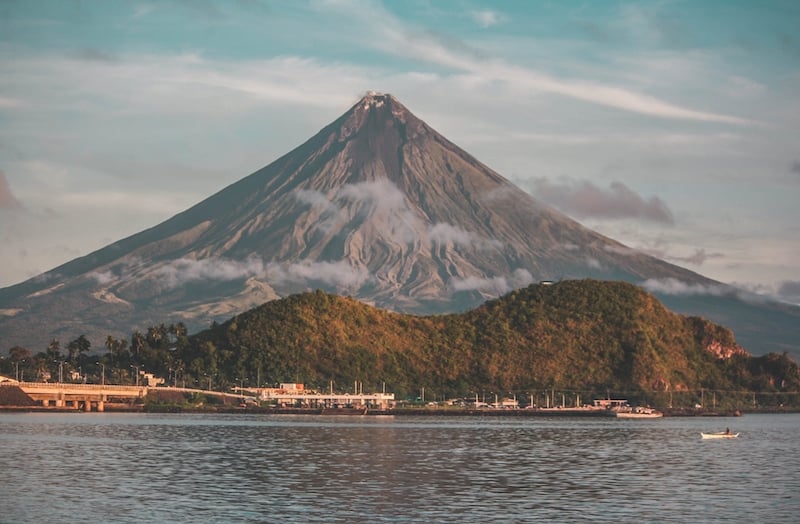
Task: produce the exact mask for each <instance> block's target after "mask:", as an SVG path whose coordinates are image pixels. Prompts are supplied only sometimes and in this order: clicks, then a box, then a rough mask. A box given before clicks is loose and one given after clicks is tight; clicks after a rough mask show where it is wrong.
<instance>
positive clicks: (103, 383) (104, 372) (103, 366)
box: [95, 362, 106, 386]
mask: <svg viewBox="0 0 800 524" xmlns="http://www.w3.org/2000/svg"><path fill="white" fill-rule="evenodd" d="M95 364H99V365H100V366H102V368H103V374H102V379H101V382H100V385H102V386H105V385H106V365H105V364H103V363H102V362H95Z"/></svg>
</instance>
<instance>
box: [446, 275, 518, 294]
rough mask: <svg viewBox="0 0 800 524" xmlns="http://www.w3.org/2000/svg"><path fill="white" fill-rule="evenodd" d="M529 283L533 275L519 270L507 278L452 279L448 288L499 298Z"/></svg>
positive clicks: (472, 277)
mask: <svg viewBox="0 0 800 524" xmlns="http://www.w3.org/2000/svg"><path fill="white" fill-rule="evenodd" d="M531 282H533V275H531V273H530V271H528V270H527V269H522V268H519V269H516V270H515V271H514V273H512V274H511V275H509V276H508V277H505V276H498V277H477V276H468V277H466V278H457V277H454V278H452V279H451V280H450V287H451V288H452V289H453V290H454V291H480V292H482V293H487V294H489V295H493V296H499V295H503V294H505V293H508V292H509V291H512V290H514V289H519V288H521V287H524V286H527V285H528V284H530V283H531Z"/></svg>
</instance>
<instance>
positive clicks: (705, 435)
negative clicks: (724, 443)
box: [700, 431, 739, 439]
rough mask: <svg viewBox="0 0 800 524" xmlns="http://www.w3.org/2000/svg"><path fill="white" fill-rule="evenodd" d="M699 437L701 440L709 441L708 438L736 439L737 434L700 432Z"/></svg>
mask: <svg viewBox="0 0 800 524" xmlns="http://www.w3.org/2000/svg"><path fill="white" fill-rule="evenodd" d="M700 437H702V438H703V439H710V438H738V437H739V434H738V433H731V432H730V431H718V432H716V433H703V432H702V431H701V432H700Z"/></svg>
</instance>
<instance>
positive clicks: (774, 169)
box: [0, 0, 800, 302]
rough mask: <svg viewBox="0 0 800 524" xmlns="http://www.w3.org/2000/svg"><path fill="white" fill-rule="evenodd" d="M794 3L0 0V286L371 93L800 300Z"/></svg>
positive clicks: (617, 226) (637, 243)
mask: <svg viewBox="0 0 800 524" xmlns="http://www.w3.org/2000/svg"><path fill="white" fill-rule="evenodd" d="M797 27H800V3H797V2H794V1H763V2H751V1H742V2H736V1H650V2H630V1H619V2H612V1H603V2H597V1H586V2H579V1H555V0H554V1H505V2H503V1H495V2H480V1H456V0H451V1H442V2H435V1H431V0H429V1H422V0H417V1H413V0H412V1H403V2H399V1H398V2H388V1H387V2H378V1H345V0H314V1H307V2H303V1H297V2H278V1H274V2H273V1H258V0H238V1H226V2H212V1H189V0H185V1H173V2H169V1H158V2H136V1H126V2H114V1H66V0H63V1H53V2H44V1H36V0H25V1H13V0H5V1H0V71H2V74H1V75H0V246H2V247H0V286H5V285H11V284H14V283H16V282H19V281H22V280H24V279H26V278H29V277H31V276H34V275H36V274H38V273H40V272H43V271H46V270H49V269H51V268H53V267H55V266H57V265H58V264H61V263H63V262H65V261H68V260H71V259H73V258H75V257H77V256H81V255H85V254H88V253H90V252H91V251H93V250H95V249H98V248H100V247H102V246H104V245H106V244H108V243H110V242H113V241H115V240H118V239H120V238H122V237H125V236H128V235H130V234H133V233H136V232H138V231H141V230H143V229H145V228H147V227H150V226H153V225H155V224H157V223H159V222H161V221H162V220H164V219H166V218H168V217H170V216H172V215H174V214H175V213H177V212H179V211H181V210H183V209H185V208H187V207H189V206H190V205H192V204H194V203H196V202H198V201H200V200H202V199H203V198H205V197H206V196H209V195H211V194H212V193H214V192H216V191H218V190H219V189H221V188H223V187H225V186H227V185H229V184H231V183H233V182H235V181H236V180H239V179H240V178H243V177H244V176H246V175H248V174H249V173H251V172H253V171H255V170H256V169H258V168H260V167H262V166H264V165H266V164H268V163H270V162H272V161H273V160H275V159H276V158H277V157H279V156H280V155H282V154H284V153H286V152H288V151H289V150H290V149H292V148H294V147H295V146H297V145H299V144H300V143H302V142H303V141H304V140H305V139H307V138H309V137H310V136H312V135H313V134H314V133H316V132H317V131H318V130H319V129H321V128H322V127H323V126H324V125H326V124H328V123H329V122H331V121H332V120H334V119H335V118H337V117H338V116H339V115H340V114H341V113H343V112H344V111H346V110H347V109H348V108H349V107H350V106H351V105H352V104H353V103H355V101H356V100H358V98H359V97H360V96H361V95H363V94H364V93H365V92H366V91H368V90H376V91H382V92H388V93H392V94H393V95H395V96H396V97H397V98H398V99H400V101H401V102H403V103H404V104H405V105H406V106H407V107H408V108H409V109H410V110H411V111H412V112H414V113H415V114H416V115H417V116H419V117H420V118H422V119H423V120H425V121H427V122H428V123H429V124H430V125H432V126H433V127H434V128H436V129H437V130H438V131H440V132H441V133H443V134H444V135H445V136H447V137H448V138H450V139H451V140H453V141H454V142H455V143H456V144H458V145H459V146H461V147H462V148H464V149H466V150H467V151H468V152H470V153H472V154H473V155H475V156H476V157H477V158H478V159H479V160H481V161H482V162H484V163H485V164H487V165H489V166H490V167H492V168H493V169H495V170H496V171H498V172H499V173H501V174H502V175H504V176H505V177H506V178H509V179H510V180H512V181H513V182H515V183H516V184H517V185H519V186H520V187H522V188H523V189H525V190H526V191H529V192H530V193H531V194H533V195H534V196H536V197H538V198H539V199H541V200H543V201H546V202H548V203H550V204H551V205H554V206H556V207H558V208H559V209H561V210H562V211H564V212H565V213H567V214H569V215H571V216H573V217H574V218H576V219H578V220H579V221H580V222H582V223H583V224H584V225H586V226H588V227H591V228H593V229H595V230H597V231H599V232H601V233H603V234H606V235H608V236H610V237H612V238H615V239H617V240H619V241H621V242H623V243H625V244H626V245H628V246H630V247H633V248H636V249H639V250H642V251H645V252H647V253H650V254H653V255H656V256H658V257H660V258H663V259H665V260H668V261H670V262H673V263H677V264H679V265H682V266H684V267H687V268H689V269H692V270H694V271H697V272H699V273H702V274H704V275H706V276H709V277H711V278H714V279H717V280H719V281H722V282H726V283H734V284H736V285H739V286H740V287H743V288H746V289H749V290H752V291H757V292H760V293H765V294H772V295H779V296H782V297H783V298H785V299H787V300H790V301H793V302H800V240H798V239H800V206H799V205H798V201H800V147H798V146H799V145H800V143H799V141H798V137H800V96H799V95H798V93H800V33H798V32H797Z"/></svg>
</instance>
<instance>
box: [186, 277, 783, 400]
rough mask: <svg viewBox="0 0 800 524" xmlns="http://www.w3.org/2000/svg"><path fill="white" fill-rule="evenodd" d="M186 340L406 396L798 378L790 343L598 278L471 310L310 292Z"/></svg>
mask: <svg viewBox="0 0 800 524" xmlns="http://www.w3.org/2000/svg"><path fill="white" fill-rule="evenodd" d="M178 351H179V353H180V355H179V356H180V357H181V358H182V359H183V363H184V365H185V366H186V370H187V372H189V373H191V374H195V375H199V374H206V373H217V372H219V373H220V374H224V375H227V376H229V377H234V379H235V378H236V377H239V379H242V380H246V381H247V382H248V383H254V381H255V380H256V376H258V377H259V378H260V380H261V383H262V384H263V383H275V382H302V383H305V384H307V385H309V386H311V387H321V388H327V387H328V384H329V382H330V381H334V382H335V383H336V385H337V387H340V388H345V387H347V385H352V384H353V383H354V381H360V382H362V383H363V384H365V389H373V388H375V387H377V385H380V384H382V383H385V384H386V386H387V388H390V389H391V391H394V392H396V393H398V394H399V395H404V394H410V393H413V392H416V391H419V388H420V386H423V387H424V386H427V387H428V388H430V390H434V389H435V390H437V391H439V392H440V393H446V394H448V395H465V394H469V392H471V391H472V392H475V391H480V390H484V391H488V390H494V391H524V390H530V389H542V388H550V387H555V388H563V389H574V390H584V391H596V392H605V391H607V390H608V389H612V390H616V391H685V390H687V389H688V390H695V389H696V390H699V389H700V388H709V389H728V390H742V389H746V390H749V389H758V390H764V389H765V388H767V389H769V388H775V387H782V388H789V389H791V388H794V389H795V390H796V389H797V388H798V368H797V366H796V365H795V364H794V363H793V362H791V361H790V360H789V359H788V358H787V357H786V356H785V355H784V356H778V355H774V354H772V355H767V356H765V357H759V358H753V357H751V356H750V355H749V354H748V353H747V352H746V351H745V350H744V349H743V348H741V347H740V346H738V345H737V344H736V342H735V340H734V336H733V333H732V332H731V331H730V330H728V329H726V328H724V327H721V326H718V325H715V324H713V323H711V322H708V321H706V320H703V319H701V318H697V317H684V316H681V315H677V314H675V313H672V312H670V311H668V310H667V309H666V308H665V307H664V306H663V305H662V304H661V303H660V302H659V301H658V300H657V299H656V298H655V297H653V296H652V295H650V294H648V293H646V292H645V291H643V290H642V289H640V288H638V287H636V286H634V285H631V284H627V283H622V282H605V281H603V282H601V281H594V280H574V281H563V282H560V283H557V284H553V285H543V284H542V285H531V286H529V287H527V288H524V289H521V290H518V291H514V292H512V293H510V294H508V295H506V296H504V297H502V298H499V299H496V300H493V301H490V302H487V303H485V304H484V305H483V306H481V307H479V308H477V309H475V310H472V311H469V312H467V313H463V314H450V315H438V316H426V317H420V316H412V315H403V314H398V313H392V312H389V311H385V310H381V309H377V308H374V307H371V306H368V305H365V304H363V303H360V302H358V301H356V300H353V299H351V298H345V297H340V296H335V295H329V294H326V293H323V292H320V291H317V292H314V293H305V294H300V295H294V296H291V297H288V298H285V299H281V300H275V301H272V302H268V303H266V304H264V305H262V306H260V307H257V308H255V309H252V310H250V311H248V312H246V313H244V314H241V315H238V316H236V317H234V318H232V319H231V320H229V321H227V322H225V323H223V324H220V325H215V326H213V327H212V328H211V329H209V330H206V331H203V332H201V333H198V334H197V335H195V336H193V337H191V338H190V340H189V344H188V346H186V347H185V348H182V349H179V350H178ZM776 385H777V386H776Z"/></svg>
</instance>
